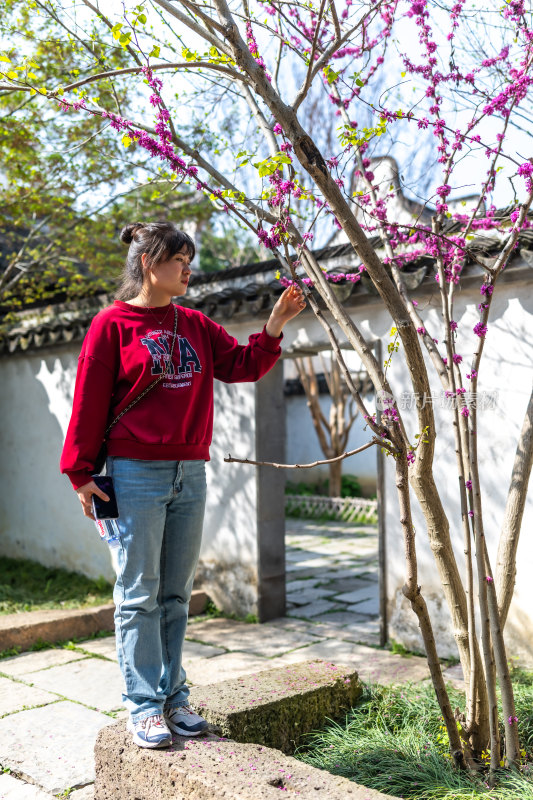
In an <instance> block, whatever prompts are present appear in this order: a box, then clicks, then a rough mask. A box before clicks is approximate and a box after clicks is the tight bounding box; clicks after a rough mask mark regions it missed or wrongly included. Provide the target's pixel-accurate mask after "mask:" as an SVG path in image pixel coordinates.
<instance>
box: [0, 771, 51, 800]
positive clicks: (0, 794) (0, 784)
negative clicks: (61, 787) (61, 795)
mask: <svg viewBox="0 0 533 800" xmlns="http://www.w3.org/2000/svg"><path fill="white" fill-rule="evenodd" d="M0 798H2V800H50V795H49V794H47V792H43V790H42V789H39V787H38V786H35V785H34V784H32V783H25V782H24V781H21V780H19V779H18V778H14V777H12V776H11V775H8V774H7V773H4V774H3V775H0Z"/></svg>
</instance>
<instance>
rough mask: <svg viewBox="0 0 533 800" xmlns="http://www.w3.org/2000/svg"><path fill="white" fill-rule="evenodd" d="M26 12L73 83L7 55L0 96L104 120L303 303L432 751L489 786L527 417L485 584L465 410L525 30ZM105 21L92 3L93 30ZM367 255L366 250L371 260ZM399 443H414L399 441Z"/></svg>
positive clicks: (150, 8)
mask: <svg viewBox="0 0 533 800" xmlns="http://www.w3.org/2000/svg"><path fill="white" fill-rule="evenodd" d="M107 5H109V9H108V8H107ZM33 6H34V7H35V8H36V9H37V10H39V9H40V10H41V12H43V13H44V12H47V11H48V12H49V13H53V14H55V15H56V17H57V18H58V19H60V20H61V22H62V25H63V26H64V29H65V30H67V31H69V36H70V41H71V43H72V47H73V48H74V49H76V48H78V50H79V61H80V74H79V75H78V76H76V79H75V81H72V80H70V81H69V80H68V79H67V76H66V79H65V83H64V84H63V86H61V87H57V86H39V85H38V84H37V83H35V81H33V79H32V78H31V77H30V76H28V75H27V74H26V73H25V72H24V70H23V69H20V70H18V69H17V64H15V63H7V62H9V61H10V59H9V55H8V54H6V56H5V57H4V61H6V59H7V61H6V63H5V65H3V66H4V69H3V79H2V83H1V84H0V87H1V88H2V89H4V90H9V91H14V90H17V91H20V92H33V93H35V92H39V93H40V94H42V95H43V96H45V97H47V98H48V99H49V100H50V102H52V103H56V104H59V106H60V107H61V108H63V109H64V111H65V114H66V115H70V114H76V113H77V114H89V115H93V116H94V117H96V118H98V119H99V120H100V119H101V118H102V117H104V118H105V119H106V120H107V121H108V123H109V125H110V126H111V127H112V128H113V129H115V131H116V133H117V136H119V137H121V138H122V142H123V144H124V146H125V147H135V148H137V149H138V150H139V151H143V152H145V154H146V158H147V159H154V160H155V161H156V162H158V163H159V164H160V171H161V174H163V175H166V176H167V177H168V180H169V181H174V182H175V183H176V184H180V183H183V182H185V183H189V184H192V185H193V187H195V188H196V190H198V191H200V192H203V193H205V194H206V195H207V196H208V197H210V198H211V200H212V202H213V203H215V204H216V205H217V206H218V207H220V208H222V209H224V210H225V211H226V212H227V213H228V214H231V215H233V217H234V218H235V219H236V220H237V221H238V224H240V225H242V226H244V227H246V228H249V229H251V230H253V231H254V232H255V234H256V236H257V237H258V239H259V240H260V241H261V242H262V244H263V245H264V246H265V247H267V248H269V249H270V250H271V251H272V252H273V253H275V254H276V256H277V257H278V259H279V262H280V265H281V266H280V270H281V272H283V278H282V282H284V283H288V282H290V281H296V282H298V283H303V284H304V285H306V286H307V287H308V288H310V287H312V288H313V291H308V290H307V289H306V291H308V300H309V304H310V306H311V308H312V310H313V311H314V313H315V314H316V315H317V317H318V319H319V321H320V323H321V324H322V326H323V327H324V329H325V331H326V332H327V335H328V337H329V340H330V342H331V348H332V351H333V352H334V354H335V357H336V358H337V361H338V364H339V367H340V369H341V371H342V373H343V375H344V379H345V381H346V384H347V386H348V387H349V390H350V392H351V394H352V397H353V399H354V402H355V405H356V406H357V408H358V410H359V412H360V413H361V415H362V416H363V417H364V419H365V420H366V422H367V425H368V430H369V431H370V439H371V442H373V443H374V444H375V445H377V446H379V447H381V448H383V450H384V451H385V452H386V453H387V454H388V455H389V456H390V458H391V459H393V460H394V463H395V470H396V487H397V493H398V498H399V506H400V516H399V526H400V528H401V531H402V535H403V538H404V543H405V555H406V580H405V585H404V587H403V592H404V594H405V596H406V597H407V598H408V600H409V601H410V603H411V606H412V608H413V610H414V612H415V614H416V615H417V617H418V622H419V626H420V630H421V633H422V636H423V640H424V645H425V649H426V654H427V658H428V664H429V667H430V671H431V677H432V680H433V683H434V686H435V690H436V694H437V698H438V701H439V704H440V708H441V711H442V715H443V718H444V722H445V725H446V729H447V733H448V737H449V740H450V749H451V752H452V753H453V756H454V758H455V760H456V763H457V764H458V765H459V766H467V767H468V766H471V765H472V764H473V763H474V761H476V760H479V759H480V757H481V754H482V752H483V751H487V750H489V751H490V754H491V769H492V770H494V769H496V767H498V766H499V764H500V759H501V758H502V757H503V758H504V759H505V762H506V764H508V765H511V764H516V763H517V761H518V760H519V743H518V720H517V718H516V714H515V708H514V700H513V690H512V685H511V681H510V675H509V670H508V665H507V656H506V649H505V643H504V639H503V627H504V623H505V619H506V616H507V611H508V608H509V603H510V600H511V596H512V593H513V586H514V575H515V564H514V562H515V556H516V546H517V542H518V536H519V531H520V521H521V518H522V514H523V510H524V503H525V495H526V491H527V485H528V479H529V473H530V470H531V462H532V457H533V434H532V421H533V402H530V404H529V408H528V412H527V415H526V419H525V421H524V425H523V428H522V434H521V438H520V441H519V443H518V446H517V450H516V460H515V466H514V470H513V480H512V486H511V489H510V493H509V502H508V506H507V510H506V516H505V523H504V526H503V531H502V534H501V540H500V547H499V553H498V569H497V570H496V569H494V570H493V567H492V564H493V562H494V554H491V553H489V552H488V548H487V546H486V543H485V535H484V527H483V508H482V503H481V497H482V494H481V486H480V479H479V470H478V455H477V453H478V441H477V438H478V432H477V410H476V408H475V404H472V403H470V401H469V396H470V394H472V395H474V396H475V394H476V392H477V387H478V381H479V379H480V374H481V371H482V356H483V353H484V348H485V340H486V335H487V331H488V329H489V328H490V324H491V321H490V311H491V304H492V302H493V298H494V293H495V292H497V288H498V281H499V279H500V277H501V275H502V272H503V271H504V269H505V267H506V264H507V261H508V259H509V258H510V256H511V254H513V251H514V249H515V248H516V247H517V243H518V236H519V234H520V232H521V231H522V230H523V229H525V228H528V227H529V226H530V222H529V216H528V212H529V208H530V204H531V200H532V198H533V160H528V157H527V155H524V153H520V152H518V150H519V148H517V147H516V144H513V142H515V143H516V133H517V131H519V130H520V127H521V126H523V125H524V124H525V125H526V127H527V123H528V122H529V120H530V119H531V116H530V106H529V97H528V93H529V92H530V87H531V83H532V81H533V77H532V76H531V63H532V60H533V26H532V24H531V13H530V12H529V11H528V10H527V8H526V4H525V2H524V0H507V1H506V2H505V3H504V4H503V7H502V8H501V9H493V10H491V9H490V8H489V10H488V11H486V12H485V7H484V6H482V4H479V7H476V6H474V8H473V10H472V6H471V5H470V6H469V7H468V9H467V8H466V5H465V3H464V1H463V0H457V2H452V3H447V2H446V0H444V2H443V3H438V4H437V3H433V2H429V0H365V1H364V2H361V1H360V0H309V2H299V0H296V2H285V0H271V2H270V0H265V2H259V1H258V0H250V1H249V0H232V2H230V3H228V2H227V0H210V2H209V3H207V2H191V0H176V1H175V2H169V0H151V2H149V3H148V2H144V3H141V4H139V5H135V6H133V5H132V4H128V3H126V4H125V6H123V7H121V8H120V9H118V10H117V16H116V17H106V16H105V15H104V11H103V10H100V8H99V7H96V6H95V5H93V3H91V2H89V0H84V6H85V9H84V12H85V13H82V12H81V11H80V8H79V6H76V9H75V10H74V11H73V10H72V9H71V8H70V6H69V7H68V8H67V6H66V5H65V6H64V7H62V4H61V2H60V1H59V0H58V1H57V2H55V1H54V2H52V0H48V2H45V1H44V0H43V2H34V3H33ZM111 7H112V4H111V3H110V4H106V13H112V8H111ZM93 18H98V19H99V21H100V22H103V23H104V25H105V29H106V30H107V31H108V38H107V39H106V40H105V42H104V44H105V45H106V46H107V47H108V48H112V47H113V46H115V47H116V46H120V47H122V48H123V49H124V51H125V52H126V53H129V55H130V57H131V66H130V67H128V68H124V69H120V70H117V69H106V65H105V58H104V57H103V56H101V55H100V56H99V59H98V60H95V59H91V55H90V50H91V48H90V42H91V41H93V40H94V36H95V33H94V30H93V29H92V27H91V26H92V19H93ZM80 43H81V44H80ZM473 43H474V44H473ZM474 45H475V46H474ZM102 52H105V47H103V48H102V47H100V48H99V53H100V54H101V53H102ZM115 81H124V82H126V83H127V85H128V86H129V87H130V91H131V92H132V93H136V95H137V96H136V100H135V102H134V103H133V104H132V107H134V108H136V109H137V111H136V113H135V114H132V117H133V118H132V119H125V118H124V117H123V116H122V115H121V113H120V108H119V107H117V109H116V112H110V111H109V110H104V109H102V108H101V107H100V106H99V104H98V86H99V84H100V83H102V82H115ZM378 86H379V87H380V88H379V91H378V90H377V88H376V87H378ZM524 120H526V122H525V123H524ZM402 141H404V142H405V141H408V142H410V143H411V147H412V148H414V149H415V151H416V152H417V153H422V152H423V153H424V161H423V164H418V165H416V164H414V162H412V163H411V164H410V168H411V175H412V176H413V175H414V177H413V180H412V182H411V183H412V186H415V185H416V186H418V187H419V189H420V187H422V186H423V187H424V191H425V196H424V197H422V198H420V199H421V203H420V205H419V212H418V213H416V214H415V215H414V217H413V219H412V220H411V222H410V223H409V224H408V225H403V224H399V222H398V221H397V220H396V219H395V217H394V215H393V213H392V212H391V208H392V204H393V201H394V188H393V187H392V186H391V187H390V189H389V188H387V187H386V188H385V190H383V187H382V186H379V185H377V183H376V181H375V175H374V174H373V172H372V169H371V166H372V162H371V155H372V154H376V153H377V152H378V151H377V149H376V148H377V147H381V153H383V148H384V147H387V148H388V149H389V151H390V152H391V153H393V154H394V153H397V154H398V153H399V152H400V150H401V143H402ZM384 143H386V144H384ZM395 148H396V149H395ZM398 148H400V150H398ZM404 154H405V151H404ZM396 157H397V158H398V155H397V156H396ZM465 164H466V165H470V166H469V167H468V170H467V171H468V172H469V192H470V194H471V195H475V199H471V200H470V202H469V204H468V205H467V206H465V208H464V213H461V214H457V213H454V207H453V205H452V202H451V201H452V198H453V196H454V193H455V194H457V191H458V190H459V191H460V190H461V186H462V184H463V183H464V174H465V169H466V168H465ZM408 166H409V165H408ZM416 168H418V172H419V174H418V177H417V176H416V175H415V174H414V172H413V170H415V172H416ZM402 169H403V166H402ZM476 175H477V178H476ZM501 175H505V176H506V181H507V182H508V185H509V186H510V187H511V188H512V191H511V196H510V199H507V200H506V202H510V204H511V205H510V206H509V208H508V209H507V212H506V213H505V214H503V215H502V214H501V213H497V209H496V206H495V198H496V197H497V190H498V186H499V185H500V183H501V179H500V178H501ZM472 181H475V184H476V185H475V190H474V191H472V189H471V188H470V187H471V185H472ZM354 189H355V191H354ZM463 193H464V190H463ZM452 223H455V224H452ZM328 226H329V227H330V229H331V227H332V226H333V229H335V228H336V229H339V230H341V231H342V232H343V236H344V240H345V241H346V240H347V241H349V242H350V244H351V245H352V246H353V248H354V251H355V253H356V254H357V256H358V257H359V260H360V266H359V267H358V268H357V269H354V270H353V271H352V272H351V273H348V274H345V275H343V276H342V280H348V281H353V282H358V281H359V280H361V279H362V276H363V277H364V279H365V280H369V281H371V282H372V284H373V286H374V287H375V291H376V292H377V293H378V294H379V297H380V298H381V302H382V303H383V305H384V307H385V308H386V310H387V312H388V313H389V315H390V317H391V318H392V321H393V325H394V328H395V335H396V337H397V339H396V343H395V344H394V346H393V347H392V352H391V357H393V358H398V359H400V358H401V359H403V360H404V363H405V367H406V370H407V372H408V374H409V377H410V381H411V386H412V392H413V395H414V397H415V398H416V408H415V410H414V412H413V413H414V419H412V420H409V424H407V420H406V419H405V418H404V417H405V415H404V413H403V410H402V409H400V407H399V403H398V400H397V397H396V396H395V392H394V387H393V386H392V385H391V384H390V382H389V379H388V376H387V370H386V368H385V367H384V365H383V364H381V363H379V362H378V360H377V359H376V357H375V355H374V353H373V351H372V349H371V347H369V345H368V343H367V342H366V341H365V338H364V336H363V334H362V332H361V329H360V327H359V325H358V321H357V319H355V318H353V317H352V316H350V315H349V314H348V313H347V311H346V310H345V308H344V307H343V306H342V304H341V303H340V302H339V300H338V298H337V294H336V292H335V291H334V289H335V287H334V286H333V285H332V282H331V281H328V279H327V276H326V275H325V274H324V272H323V271H322V269H321V268H320V266H319V264H318V263H317V260H316V258H315V256H314V255H313V251H312V242H313V238H314V237H315V240H314V244H315V245H316V242H317V241H318V239H319V238H320V237H321V236H324V235H325V234H324V231H326V230H327V228H328ZM480 230H481V231H492V232H494V234H495V235H497V236H498V237H499V241H500V243H501V247H500V251H499V253H498V255H497V257H496V258H495V259H492V260H491V262H490V264H487V263H485V262H483V263H482V262H481V261H480V262H479V263H480V264H481V266H482V267H483V270H484V279H483V281H482V284H481V286H480V303H479V307H478V310H479V321H478V322H477V324H476V325H475V327H474V330H473V333H474V334H475V339H476V342H477V345H476V347H475V351H474V352H473V353H472V354H471V355H470V356H469V359H468V360H469V366H468V368H467V369H465V366H464V362H465V361H466V360H467V356H466V353H464V354H461V352H460V341H461V330H460V329H458V325H457V323H456V322H455V320H454V302H455V298H456V293H457V291H458V289H459V288H460V286H461V277H462V270H463V267H464V264H465V260H466V258H467V256H469V257H470V258H472V257H474V256H473V255H472V253H471V252H470V251H469V242H470V241H471V239H472V238H473V236H474V234H475V233H476V232H477V231H480ZM376 236H378V237H379V241H380V247H379V248H378V249H376V248H375V247H373V246H372V243H371V241H370V238H371V237H376ZM422 255H423V256H430V257H431V259H432V261H433V263H434V264H435V280H436V285H437V287H438V290H439V292H440V300H441V321H442V326H441V330H440V331H439V332H437V331H436V330H428V323H427V321H426V322H425V321H424V319H423V318H422V316H421V314H420V313H419V310H418V307H417V304H416V302H415V301H413V300H412V299H411V297H410V295H409V292H408V290H407V287H406V282H405V280H404V274H403V272H402V268H403V265H404V264H405V262H406V260H413V259H415V258H417V257H419V256H422ZM485 261H486V260H485ZM337 279H339V278H338V277H337ZM318 295H319V296H320V298H321V300H322V303H321V306H319V304H318V303H317V301H316V297H317V296H318ZM324 304H325V307H326V309H327V312H328V313H327V314H325V313H323V312H322V310H321V308H323V306H324ZM338 331H340V332H341V334H342V336H343V337H344V338H345V339H346V340H347V341H348V342H349V344H350V345H351V346H352V347H353V349H354V350H355V351H356V352H357V354H358V355H359V357H360V359H361V360H362V363H363V365H364V368H365V369H366V370H367V371H368V374H369V376H370V378H371V380H372V382H373V384H374V387H375V389H376V392H377V393H378V395H379V396H381V397H382V398H384V408H383V411H382V414H381V418H380V419H377V418H376V416H375V414H374V413H373V410H372V409H369V408H367V406H366V405H365V400H364V398H363V397H361V395H360V393H359V392H358V391H357V387H356V386H355V385H354V382H353V380H352V379H351V376H350V372H349V370H348V369H347V367H346V364H345V361H344V358H343V355H342V351H341V348H340V346H339V339H338V333H337V332H338ZM470 333H472V332H470ZM425 354H426V356H427V358H425V357H424V356H425ZM428 368H434V369H435V370H436V374H437V375H438V378H439V380H440V381H441V384H442V387H443V389H444V391H445V392H446V393H447V394H448V396H449V397H452V398H453V399H454V403H453V408H452V410H451V412H450V413H451V420H450V424H451V426H452V427H453V432H454V436H455V451H456V464H455V468H456V470H457V474H458V477H459V483H460V492H461V506H462V510H461V520H460V524H461V525H462V530H463V535H464V553H465V559H466V561H465V565H464V567H461V566H460V565H459V563H458V560H457V557H456V555H455V554H454V551H453V549H452V544H451V537H450V522H454V521H453V520H450V518H449V512H448V511H447V509H446V507H445V505H444V503H443V499H442V496H441V493H440V492H439V488H438V486H437V484H436V481H435V478H434V474H433V459H434V451H435V438H436V423H435V417H434V411H433V408H432V406H431V404H428V403H424V402H423V401H422V398H424V397H426V396H428V395H429V394H430V383H429V375H428ZM466 387H469V391H468V392H467V389H466ZM413 426H414V427H415V429H416V430H417V431H418V433H417V434H416V436H415V438H414V439H413V438H411V436H410V435H409V433H408V429H411V428H412V427H413ZM412 502H415V503H418V504H420V508H421V510H422V513H423V516H424V520H425V527H426V531H425V533H426V535H427V536H428V538H429V542H430V544H431V548H432V550H433V554H434V557H435V562H436V565H437V568H438V572H439V575H440V579H441V581H442V587H443V594H444V596H445V598H446V600H447V603H448V606H449V609H450V614H451V618H452V624H453V630H454V635H455V638H456V643H457V648H458V651H459V656H460V660H461V664H462V667H463V672H464V676H465V686H466V698H465V707H464V709H461V710H456V711H453V710H452V707H451V704H450V700H449V697H448V694H447V690H446V687H445V683H444V680H443V677H442V673H441V667H440V664H439V659H438V657H437V650H436V645H435V640H434V636H433V629H432V623H431V619H430V616H429V614H428V610H427V606H426V603H425V601H424V598H423V596H422V593H421V591H420V587H419V585H418V576H417V556H416V548H415V537H414V528H413V521H412V512H411V508H412V507H411V503H412ZM462 569H463V570H464V574H466V586H464V585H463V581H462V578H461V574H462ZM476 575H477V578H475V577H474V576H476ZM475 580H476V581H477V586H476V585H475ZM476 605H478V610H477V614H478V616H479V618H480V620H481V625H480V629H479V628H477V627H476ZM497 684H499V688H500V692H501V705H502V715H503V721H502V724H501V726H500V723H499V719H498V716H499V712H498V704H497V694H496V687H497ZM501 729H503V731H504V734H503V741H500V739H501V735H500V730H501Z"/></svg>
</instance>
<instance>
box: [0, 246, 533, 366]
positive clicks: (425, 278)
mask: <svg viewBox="0 0 533 800" xmlns="http://www.w3.org/2000/svg"><path fill="white" fill-rule="evenodd" d="M501 243H502V237H501V236H500V237H498V238H496V237H494V236H492V237H489V236H484V235H482V236H476V237H475V239H473V240H472V241H471V242H469V247H468V249H469V250H471V251H472V253H473V254H475V259H468V261H467V263H466V264H465V273H464V274H465V278H468V277H469V275H470V277H471V278H475V277H476V276H477V277H479V276H480V275H481V273H482V269H481V267H480V266H479V264H477V263H476V260H477V261H481V262H483V261H485V260H486V261H487V262H490V261H491V260H492V257H491V256H492V254H493V253H494V252H495V251H496V250H499V249H500V248H501ZM519 247H520V253H521V254H522V259H521V261H522V265H521V267H519V268H518V270H516V269H515V268H514V267H513V265H510V267H508V268H507V269H506V272H505V276H506V278H512V276H513V275H515V274H516V275H518V273H520V274H522V267H523V266H524V262H525V264H526V265H527V266H529V267H532V266H533V230H525V231H522V232H521V233H520V236H519ZM314 255H315V256H316V257H317V258H318V260H320V261H322V262H323V264H324V262H326V261H328V262H329V270H328V271H329V272H332V273H334V272H338V271H339V270H342V271H344V272H347V271H348V270H349V269H351V268H352V267H353V266H355V264H354V263H353V262H354V261H355V260H356V259H357V261H358V260H359V259H358V256H357V255H356V253H355V251H354V250H353V248H352V246H351V244H349V243H347V244H340V245H334V246H330V247H327V248H322V249H321V250H316V251H315V253H314ZM518 256H519V250H518V248H517V250H515V251H514V252H513V256H512V259H513V260H515V259H516V258H517V257H518ZM344 259H346V260H350V261H352V264H348V263H346V261H345V262H344V264H343V263H342V260H344ZM339 260H341V264H339V263H338V262H339ZM332 262H333V263H332ZM335 262H337V263H335ZM432 265H433V259H432V258H430V257H428V256H420V255H419V256H418V257H416V258H415V259H413V261H411V262H407V263H406V264H405V265H404V266H403V268H402V272H403V274H404V277H405V282H406V285H407V288H408V290H409V291H414V290H416V289H418V287H419V286H421V284H423V283H425V284H426V285H428V284H432V283H433V274H432ZM277 269H279V263H278V261H277V260H276V259H270V260H269V261H264V262H258V264H255V265H253V264H252V265H247V268H246V267H245V266H243V267H237V268H234V269H233V270H224V271H221V272H217V273H212V275H213V277H216V278H217V279H218V280H217V283H218V284H219V285H218V286H216V287H215V286H214V285H213V284H214V283H215V281H214V280H212V281H211V282H209V281H203V280H202V282H201V283H199V282H197V283H196V286H194V285H193V286H192V290H191V291H190V292H189V293H188V295H187V296H186V297H184V298H179V299H178V300H177V301H176V302H178V303H179V304H180V305H183V306H185V307H189V308H196V309H198V310H200V311H202V312H203V313H205V314H206V315H207V316H209V317H212V318H214V319H216V320H218V321H220V322H222V323H224V322H227V321H228V320H229V319H231V318H234V317H235V318H237V319H242V320H244V319H249V318H250V317H256V316H257V315H260V314H261V313H266V312H268V311H269V310H270V309H271V308H272V307H273V305H274V303H275V302H276V300H277V298H278V297H279V295H280V294H281V293H282V291H283V286H282V285H281V283H280V281H278V280H276V279H274V271H275V270H277ZM260 273H261V278H260V279H259V274H260ZM269 273H270V274H269ZM208 274H209V273H208ZM254 275H256V276H257V280H256V281H253V282H246V283H245V282H244V279H245V278H246V277H253V276H254ZM224 284H225V285H224ZM332 285H333V286H334V287H335V291H336V292H337V293H338V295H339V297H340V299H341V300H342V301H343V302H346V301H348V299H349V300H350V303H352V302H353V301H354V300H355V301H357V298H358V297H359V296H361V297H362V296H363V295H366V296H368V295H374V294H377V291H376V289H375V287H374V286H373V284H372V282H371V281H370V279H369V278H368V276H366V274H365V273H363V274H362V276H361V280H360V281H358V282H356V283H351V282H349V281H346V280H345V279H344V278H343V279H342V280H341V281H340V282H335V283H334V284H332ZM201 286H203V287H205V289H204V291H202V290H201ZM195 289H196V290H195ZM111 302H112V297H111V296H110V295H107V294H101V295H97V296H93V297H89V298H83V299H81V300H71V301H68V302H64V303H60V304H55V305H54V304H50V305H49V306H48V307H46V308H44V309H43V308H41V309H38V310H35V309H26V310H24V311H22V312H20V314H19V318H18V324H17V325H16V326H13V327H12V328H11V329H9V330H8V331H7V333H6V334H5V335H4V336H3V337H1V338H0V356H1V355H10V354H13V353H16V352H25V351H27V350H34V349H40V348H42V347H46V346H52V345H57V344H66V343H71V342H74V341H81V340H82V339H83V337H84V336H85V333H86V331H87V329H88V327H89V324H90V322H91V320H92V318H93V317H94V315H95V314H96V313H97V312H98V311H99V310H100V309H102V308H105V307H106V306H107V305H109V304H110V303H111Z"/></svg>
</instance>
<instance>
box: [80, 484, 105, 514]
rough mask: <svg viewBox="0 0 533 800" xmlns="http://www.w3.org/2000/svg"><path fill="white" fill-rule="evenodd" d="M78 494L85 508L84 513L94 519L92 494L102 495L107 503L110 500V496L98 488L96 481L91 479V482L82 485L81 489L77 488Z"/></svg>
mask: <svg viewBox="0 0 533 800" xmlns="http://www.w3.org/2000/svg"><path fill="white" fill-rule="evenodd" d="M76 494H77V495H78V497H79V498H80V503H81V507H82V508H83V513H84V514H85V516H86V517H89V519H94V514H93V501H92V496H93V494H95V495H97V496H98V497H100V498H101V499H102V500H104V501H105V502H106V503H107V501H108V500H109V497H108V496H107V494H106V493H105V492H103V491H102V490H101V489H99V488H98V486H97V485H96V483H95V482H94V481H89V483H85V484H84V485H83V486H80V488H79V489H76Z"/></svg>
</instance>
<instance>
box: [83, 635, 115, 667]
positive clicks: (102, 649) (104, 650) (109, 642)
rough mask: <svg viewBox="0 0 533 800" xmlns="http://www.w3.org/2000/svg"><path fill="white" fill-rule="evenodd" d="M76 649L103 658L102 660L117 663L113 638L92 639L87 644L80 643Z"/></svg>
mask: <svg viewBox="0 0 533 800" xmlns="http://www.w3.org/2000/svg"><path fill="white" fill-rule="evenodd" d="M78 647H80V648H81V649H82V650H86V651H87V652H88V653H91V654H92V655H95V656H104V658H109V659H111V660H112V661H118V656H117V646H116V642H115V637H114V636H106V637H105V639H93V640H92V641H89V642H82V643H81V644H79V645H78Z"/></svg>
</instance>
